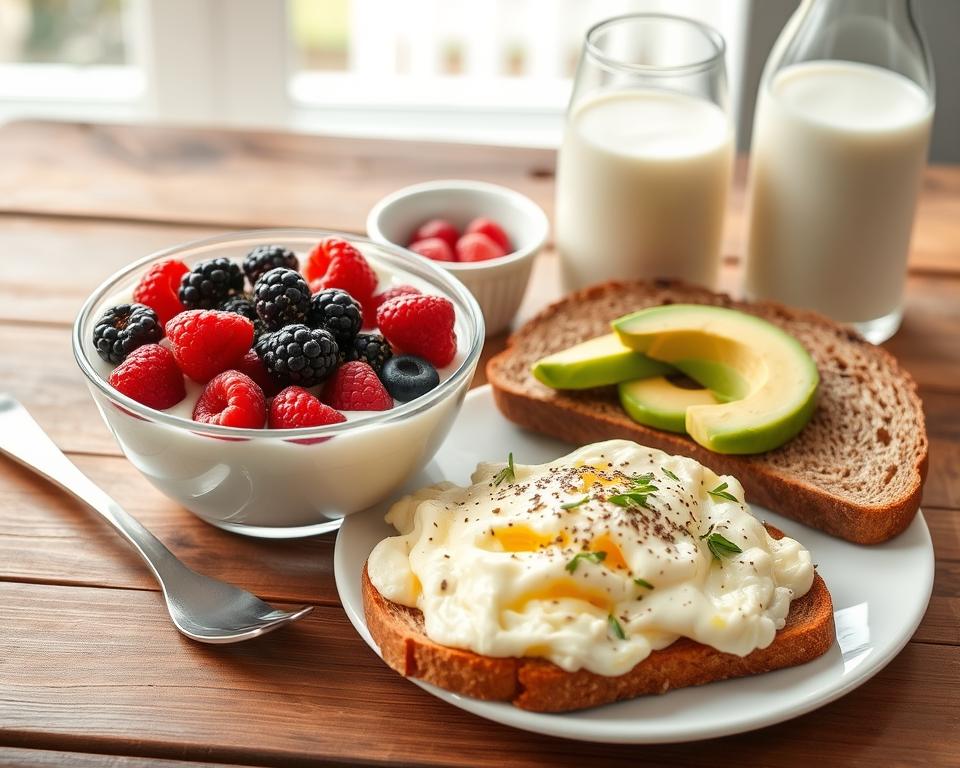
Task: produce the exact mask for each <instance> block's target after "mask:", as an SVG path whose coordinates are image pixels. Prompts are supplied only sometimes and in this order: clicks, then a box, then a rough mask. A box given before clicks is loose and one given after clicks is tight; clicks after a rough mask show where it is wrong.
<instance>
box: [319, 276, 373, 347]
mask: <svg viewBox="0 0 960 768" xmlns="http://www.w3.org/2000/svg"><path fill="white" fill-rule="evenodd" d="M307 325H309V326H310V327H311V328H326V329H327V330H328V331H330V333H332V334H333V338H335V339H336V340H337V344H339V345H340V348H341V350H342V349H345V348H346V347H347V346H348V345H349V344H350V342H351V341H352V340H353V338H354V337H355V336H356V335H357V334H358V333H359V332H360V327H361V326H362V325H363V310H362V309H360V303H359V302H358V301H357V300H356V299H354V298H353V296H351V295H350V294H349V293H347V292H346V291H343V290H341V289H340V288H324V289H323V290H322V291H320V292H319V293H317V294H314V296H313V298H312V299H310V313H309V314H308V315H307Z"/></svg>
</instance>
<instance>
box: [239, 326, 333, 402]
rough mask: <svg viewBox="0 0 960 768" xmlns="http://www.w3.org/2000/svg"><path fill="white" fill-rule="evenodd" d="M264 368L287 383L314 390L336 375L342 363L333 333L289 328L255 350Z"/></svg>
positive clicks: (266, 337) (263, 342)
mask: <svg viewBox="0 0 960 768" xmlns="http://www.w3.org/2000/svg"><path fill="white" fill-rule="evenodd" d="M255 349H256V352H257V354H258V355H259V356H260V359H261V360H263V365H264V367H265V368H266V369H267V371H268V372H269V373H270V374H271V375H273V376H274V377H275V378H277V379H278V380H280V381H281V382H284V383H287V382H289V383H291V384H299V385H300V386H301V387H312V386H313V385H314V384H319V383H320V382H321V381H323V380H324V379H325V378H327V377H328V376H329V375H330V374H331V373H333V372H334V371H335V370H336V368H337V364H338V362H339V359H338V358H339V350H338V349H337V341H336V339H334V338H333V336H332V335H331V333H330V332H329V331H325V330H323V329H322V328H308V327H307V326H305V325H301V324H297V325H287V326H284V327H283V328H281V329H280V330H279V331H274V332H273V333H270V334H267V335H265V336H263V337H262V339H261V340H259V341H258V342H257V345H256V347H255Z"/></svg>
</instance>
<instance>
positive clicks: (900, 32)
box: [765, 0, 933, 96]
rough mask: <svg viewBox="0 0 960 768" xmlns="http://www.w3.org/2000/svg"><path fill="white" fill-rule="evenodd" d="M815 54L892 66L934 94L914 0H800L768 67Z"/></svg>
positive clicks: (814, 57) (769, 71)
mask: <svg viewBox="0 0 960 768" xmlns="http://www.w3.org/2000/svg"><path fill="white" fill-rule="evenodd" d="M813 60H842V61H853V62H860V63H863V64H869V65H872V66H876V67H881V68H884V69H888V70H891V71H893V72H897V73H899V74H902V75H904V76H906V77H907V78H909V79H910V80H913V81H914V82H915V83H917V84H918V85H919V86H920V87H921V88H923V89H924V90H926V91H927V93H928V94H930V95H931V96H932V95H933V70H932V63H931V61H930V56H929V50H928V48H927V46H926V44H925V42H924V40H923V37H922V35H921V32H920V28H919V26H918V24H917V21H916V17H915V14H914V2H913V0H802V3H801V5H800V7H799V8H798V9H797V12H796V13H795V14H794V15H793V17H792V18H791V19H790V21H789V22H788V23H787V26H786V27H784V30H783V32H782V33H781V35H780V38H779V39H778V41H777V44H776V46H774V50H773V52H772V53H771V57H770V60H768V68H767V70H766V71H765V72H766V73H767V74H772V71H773V70H774V69H777V68H779V67H782V66H785V65H789V64H792V63H799V62H803V61H813ZM766 79H767V78H766V75H765V80H766Z"/></svg>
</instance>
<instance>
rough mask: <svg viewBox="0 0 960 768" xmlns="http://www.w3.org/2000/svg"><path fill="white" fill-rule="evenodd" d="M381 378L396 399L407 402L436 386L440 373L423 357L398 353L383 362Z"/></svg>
mask: <svg viewBox="0 0 960 768" xmlns="http://www.w3.org/2000/svg"><path fill="white" fill-rule="evenodd" d="M380 379H381V380H382V381H383V385H384V386H385V387H386V388H387V392H389V393H390V395H391V396H392V397H393V398H394V399H395V400H399V401H400V402H401V403H406V402H408V401H410V400H413V399H415V398H417V397H420V395H425V394H427V392H429V391H430V390H431V389H433V388H434V387H436V386H437V385H438V384H439V383H440V374H439V373H437V369H436V368H434V367H433V366H432V365H430V363H428V362H427V361H426V360H424V359H422V358H419V357H414V356H413V355H398V356H396V357H391V358H390V359H389V360H387V361H386V362H385V363H384V364H383V369H382V370H381V371H380Z"/></svg>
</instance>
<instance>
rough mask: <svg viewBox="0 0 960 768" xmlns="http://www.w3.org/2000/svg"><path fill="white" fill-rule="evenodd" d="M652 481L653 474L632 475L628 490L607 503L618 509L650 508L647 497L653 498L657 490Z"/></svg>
mask: <svg viewBox="0 0 960 768" xmlns="http://www.w3.org/2000/svg"><path fill="white" fill-rule="evenodd" d="M651 480H653V472H648V473H647V474H645V475H634V476H633V477H632V478H631V479H630V488H629V489H628V490H627V491H625V492H623V493H618V494H615V495H614V496H611V497H610V498H609V499H607V501H609V502H610V503H611V504H616V505H617V506H618V507H646V508H647V509H649V508H650V505H649V504H648V503H647V497H649V496H654V495H655V494H656V492H657V491H658V490H659V488H657V486H655V485H652V484H651V482H650V481H651Z"/></svg>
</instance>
